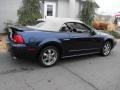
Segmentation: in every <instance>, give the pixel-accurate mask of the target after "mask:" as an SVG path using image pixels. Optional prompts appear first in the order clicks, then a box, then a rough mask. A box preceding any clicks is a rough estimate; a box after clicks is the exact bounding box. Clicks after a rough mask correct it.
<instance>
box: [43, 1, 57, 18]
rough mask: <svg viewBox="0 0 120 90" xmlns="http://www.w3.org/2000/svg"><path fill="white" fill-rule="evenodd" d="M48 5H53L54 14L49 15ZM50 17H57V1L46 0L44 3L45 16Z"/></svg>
mask: <svg viewBox="0 0 120 90" xmlns="http://www.w3.org/2000/svg"><path fill="white" fill-rule="evenodd" d="M48 5H52V6H53V9H52V10H53V11H52V16H47V6H48ZM50 17H56V3H55V2H48V1H45V3H44V18H50Z"/></svg>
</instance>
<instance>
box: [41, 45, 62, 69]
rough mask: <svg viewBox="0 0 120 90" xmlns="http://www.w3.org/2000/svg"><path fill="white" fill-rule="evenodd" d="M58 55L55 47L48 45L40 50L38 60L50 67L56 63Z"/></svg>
mask: <svg viewBox="0 0 120 90" xmlns="http://www.w3.org/2000/svg"><path fill="white" fill-rule="evenodd" d="M59 56H60V53H59V51H58V49H57V48H56V47H53V46H48V47H45V48H44V49H43V50H42V51H41V53H40V55H39V62H40V64H41V65H42V66H44V67H50V66H53V65H55V64H56V63H57V61H58V59H59Z"/></svg>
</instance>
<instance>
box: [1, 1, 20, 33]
mask: <svg viewBox="0 0 120 90" xmlns="http://www.w3.org/2000/svg"><path fill="white" fill-rule="evenodd" d="M20 4H21V0H0V33H2V32H3V29H4V27H5V24H4V22H6V21H8V20H11V21H13V22H16V20H17V10H18V9H19V6H20Z"/></svg>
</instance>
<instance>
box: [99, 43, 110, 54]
mask: <svg viewBox="0 0 120 90" xmlns="http://www.w3.org/2000/svg"><path fill="white" fill-rule="evenodd" d="M111 49H112V44H111V42H109V41H107V42H105V43H104V46H103V48H102V51H101V54H102V55H103V56H108V55H109V54H110V53H111Z"/></svg>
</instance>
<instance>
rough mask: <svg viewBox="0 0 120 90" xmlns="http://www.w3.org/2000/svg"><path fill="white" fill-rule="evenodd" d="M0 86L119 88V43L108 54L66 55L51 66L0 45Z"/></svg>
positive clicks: (24, 89) (11, 89) (20, 89)
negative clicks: (14, 54)
mask: <svg viewBox="0 0 120 90" xmlns="http://www.w3.org/2000/svg"><path fill="white" fill-rule="evenodd" d="M0 90H120V44H119V43H118V44H117V46H116V48H115V49H114V50H113V51H112V53H111V55H110V56H108V57H102V56H99V55H92V56H91V55H90V56H82V57H76V58H68V59H65V60H62V61H60V62H59V63H58V64H57V65H56V66H54V67H51V68H42V67H40V66H39V64H38V63H37V62H35V61H31V60H12V58H11V56H10V54H9V53H8V52H7V51H6V50H4V49H1V50H0Z"/></svg>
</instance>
